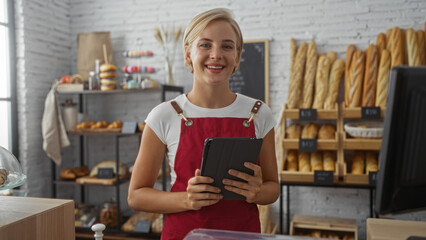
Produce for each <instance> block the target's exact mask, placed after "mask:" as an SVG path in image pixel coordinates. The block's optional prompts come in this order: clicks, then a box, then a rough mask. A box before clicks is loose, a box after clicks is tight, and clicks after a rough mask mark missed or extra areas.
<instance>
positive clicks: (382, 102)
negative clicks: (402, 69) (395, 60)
mask: <svg viewBox="0 0 426 240" xmlns="http://www.w3.org/2000/svg"><path fill="white" fill-rule="evenodd" d="M390 67H391V56H390V53H389V51H388V50H386V49H385V50H383V52H382V54H381V57H380V64H379V73H378V76H377V89H376V104H375V105H376V106H377V107H381V108H385V107H386V99H387V94H388V83H389V71H390Z"/></svg>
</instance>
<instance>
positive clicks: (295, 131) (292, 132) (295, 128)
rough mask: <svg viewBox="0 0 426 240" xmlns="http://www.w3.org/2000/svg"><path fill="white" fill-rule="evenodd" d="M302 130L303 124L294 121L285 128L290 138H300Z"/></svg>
mask: <svg viewBox="0 0 426 240" xmlns="http://www.w3.org/2000/svg"><path fill="white" fill-rule="evenodd" d="M301 132H302V126H300V125H299V124H297V123H293V124H291V125H290V127H288V128H287V129H286V130H285V133H286V134H287V138H288V139H299V138H300V133H301Z"/></svg>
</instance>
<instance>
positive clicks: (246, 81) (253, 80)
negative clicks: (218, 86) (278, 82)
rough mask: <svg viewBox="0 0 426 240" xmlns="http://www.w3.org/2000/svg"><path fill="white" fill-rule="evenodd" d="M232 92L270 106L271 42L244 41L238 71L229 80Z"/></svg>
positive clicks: (264, 40)
mask: <svg viewBox="0 0 426 240" xmlns="http://www.w3.org/2000/svg"><path fill="white" fill-rule="evenodd" d="M229 86H230V88H231V91H233V92H237V93H241V94H244V95H246V96H249V97H252V98H256V99H259V100H262V101H264V102H265V103H266V104H269V42H268V40H266V39H262V40H249V41H244V47H243V53H242V56H241V62H240V66H239V67H238V70H237V71H236V72H235V73H234V75H232V76H231V78H230V80H229Z"/></svg>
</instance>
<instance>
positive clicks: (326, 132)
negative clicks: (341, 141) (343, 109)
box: [318, 123, 336, 139]
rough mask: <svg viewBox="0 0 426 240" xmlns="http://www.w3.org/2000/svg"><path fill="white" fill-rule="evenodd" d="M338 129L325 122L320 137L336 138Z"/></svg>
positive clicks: (319, 133) (319, 132) (320, 130)
mask: <svg viewBox="0 0 426 240" xmlns="http://www.w3.org/2000/svg"><path fill="white" fill-rule="evenodd" d="M335 133H336V130H335V128H334V125H332V124H328V123H327V124H323V125H322V126H321V127H320V129H319V131H318V139H335V138H336V136H335V135H336V134H335Z"/></svg>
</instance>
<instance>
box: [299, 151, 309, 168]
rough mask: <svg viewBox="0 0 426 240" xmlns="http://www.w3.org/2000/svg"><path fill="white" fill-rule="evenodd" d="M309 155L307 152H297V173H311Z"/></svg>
mask: <svg viewBox="0 0 426 240" xmlns="http://www.w3.org/2000/svg"><path fill="white" fill-rule="evenodd" d="M310 158H311V156H310V154H309V153H307V152H299V156H298V160H299V172H310V171H311V161H310Z"/></svg>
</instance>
